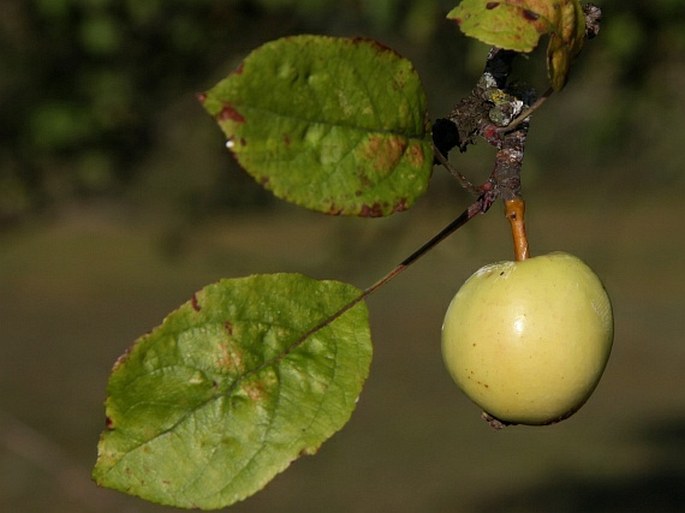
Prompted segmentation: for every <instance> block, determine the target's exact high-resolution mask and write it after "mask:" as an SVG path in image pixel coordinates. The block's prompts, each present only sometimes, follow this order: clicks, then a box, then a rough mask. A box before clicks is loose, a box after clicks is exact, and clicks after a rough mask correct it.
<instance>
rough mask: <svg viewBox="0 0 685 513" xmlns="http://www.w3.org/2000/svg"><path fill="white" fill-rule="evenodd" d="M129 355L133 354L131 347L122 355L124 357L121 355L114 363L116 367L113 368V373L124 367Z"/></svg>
mask: <svg viewBox="0 0 685 513" xmlns="http://www.w3.org/2000/svg"><path fill="white" fill-rule="evenodd" d="M129 354H131V348H130V347H129V348H127V349H126V350H125V351H124V354H122V355H121V356H120V357H119V358H117V360H116V361H115V362H114V365H113V366H112V372H114V371H115V370H117V369H118V368H119V367H120V366H122V365H123V364H124V363H125V362H126V360H128V356H129Z"/></svg>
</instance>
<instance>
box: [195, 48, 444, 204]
mask: <svg viewBox="0 0 685 513" xmlns="http://www.w3.org/2000/svg"><path fill="white" fill-rule="evenodd" d="M203 98H204V101H203V102H202V104H203V106H204V107H205V109H206V110H207V111H208V112H209V113H210V114H211V115H212V116H213V117H214V118H215V119H216V120H217V122H218V123H219V125H220V127H221V129H222V130H223V131H224V133H225V135H226V137H227V138H228V139H229V140H230V141H235V142H237V141H241V144H237V143H232V144H230V145H229V146H230V148H231V151H232V152H233V154H234V155H235V157H236V158H237V159H238V162H239V163H240V165H241V166H242V167H243V168H245V170H246V171H247V172H248V173H250V174H251V175H252V176H253V177H254V178H255V179H256V180H257V182H259V183H260V184H263V185H264V186H265V187H266V188H268V189H269V190H271V191H272V192H273V193H274V194H275V195H276V196H278V197H279V198H282V199H285V200H287V201H290V202H293V203H296V204H298V205H301V206H304V207H307V208H310V209H313V210H317V211H320V212H325V213H334V214H343V215H366V214H367V212H368V211H369V209H368V208H366V207H365V205H376V206H377V208H375V209H373V213H374V215H390V214H392V213H393V212H395V211H397V210H396V208H395V205H397V204H398V203H399V202H400V200H403V205H404V207H405V208H409V207H410V206H412V204H413V203H414V202H415V201H416V199H417V198H418V197H420V196H421V195H422V194H424V193H425V191H426V189H427V187H428V180H429V178H430V175H431V170H432V166H433V153H432V152H433V147H432V138H431V133H430V130H429V127H428V126H427V124H426V119H427V106H426V98H425V93H424V91H423V87H422V85H421V81H420V79H419V77H418V75H417V73H416V70H415V69H414V67H413V66H412V64H411V63H410V62H409V61H408V60H406V59H404V58H402V57H401V56H399V55H398V54H397V53H396V52H394V51H393V50H390V49H389V48H387V47H385V46H383V45H381V44H379V43H377V42H375V41H370V40H367V39H360V38H357V39H345V38H333V37H324V36H295V37H286V38H283V39H279V40H277V41H272V42H269V43H266V44H265V45H263V46H261V47H259V48H257V49H256V50H254V51H253V52H252V53H251V54H250V55H248V56H247V58H246V59H245V60H244V61H243V63H242V65H241V66H240V72H239V73H238V72H234V73H232V74H230V75H229V76H228V77H227V78H226V79H224V80H222V81H221V82H219V83H218V84H217V85H216V86H215V87H214V88H212V89H211V90H210V91H208V92H207V93H205V94H204V95H203ZM419 156H420V157H421V158H418V157H419Z"/></svg>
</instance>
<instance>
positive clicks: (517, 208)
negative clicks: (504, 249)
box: [504, 197, 530, 261]
mask: <svg viewBox="0 0 685 513" xmlns="http://www.w3.org/2000/svg"><path fill="white" fill-rule="evenodd" d="M504 209H505V214H504V215H505V216H506V218H507V219H508V220H509V224H510V225H511V235H512V236H513V238H514V258H515V259H516V260H517V261H521V260H525V259H526V258H528V257H529V256H530V250H529V248H528V237H527V236H526V223H525V219H524V213H525V211H526V202H525V201H523V199H522V198H520V197H517V198H513V199H508V200H504Z"/></svg>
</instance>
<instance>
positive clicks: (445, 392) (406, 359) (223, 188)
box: [0, 0, 685, 513]
mask: <svg viewBox="0 0 685 513" xmlns="http://www.w3.org/2000/svg"><path fill="white" fill-rule="evenodd" d="M456 3H457V2H456V1H453V2H448V1H443V0H414V1H409V0H382V1H380V0H379V1H375V2H363V1H354V0H338V1H335V2H334V1H332V0H330V1H329V0H302V1H289V0H235V1H233V0H222V1H219V0H195V1H193V2H188V1H181V0H166V1H164V2H161V1H153V0H149V1H145V2H141V1H136V0H120V1H113V0H30V1H21V0H3V1H2V2H0V5H1V7H2V16H0V43H1V44H0V64H1V69H2V70H3V71H2V73H0V119H1V120H2V123H0V511H12V512H33V511H40V512H44V511H51V512H56V513H62V512H65V513H66V512H69V513H81V512H84V513H86V512H96V511H97V512H110V511H111V512H155V511H159V512H161V511H173V509H170V508H161V507H157V506H154V505H150V504H147V503H145V502H143V501H140V500H138V499H135V498H130V497H126V496H123V495H121V494H118V493H116V492H112V491H108V490H100V489H98V488H97V487H95V486H94V485H93V484H92V483H91V481H90V477H89V473H90V468H91V467H92V465H93V463H94V461H95V452H96V444H97V439H98V435H99V432H100V431H101V429H102V428H103V426H104V409H103V406H102V402H103V400H104V391H105V386H106V382H107V377H108V373H109V371H110V369H111V366H112V364H113V362H114V360H115V359H116V357H117V356H118V355H119V354H121V353H122V352H123V351H124V350H125V349H126V347H128V346H129V345H130V344H131V343H132V342H133V340H135V339H136V338H137V337H138V336H139V335H141V334H143V333H145V332H147V331H148V330H149V329H150V328H152V327H153V326H155V325H157V324H158V323H159V322H160V321H161V319H162V318H163V317H164V315H165V314H166V313H168V312H169V311H170V310H172V309H174V308H175V307H177V306H178V305H179V304H180V303H182V302H184V301H185V300H187V298H188V297H190V295H191V294H192V292H193V291H195V290H197V289H199V288H201V287H202V286H204V285H205V284H207V283H210V282H212V281H215V280H217V279H219V278H220V277H233V276H242V275H247V274H251V273H262V272H276V271H297V272H303V273H306V274H310V275H312V276H315V277H318V278H336V279H342V280H346V281H349V282H351V283H354V284H355V285H358V286H360V287H364V286H367V285H368V284H369V283H371V282H373V281H375V279H377V278H378V277H379V276H381V275H382V274H384V273H385V272H387V271H388V270H389V269H390V268H391V267H392V266H393V265H395V264H396V263H397V262H398V261H400V260H401V259H403V258H404V257H405V256H407V255H408V254H409V253H410V252H411V251H412V250H414V249H415V248H416V247H417V246H418V245H420V244H421V243H423V242H424V241H425V240H427V239H428V238H429V237H430V236H432V235H433V234H434V233H436V232H437V231H438V230H439V229H440V228H442V227H443V226H444V225H445V224H447V223H448V222H449V221H450V220H451V219H452V218H453V217H454V216H455V215H456V214H457V213H458V212H460V211H461V209H463V207H464V206H465V205H466V203H467V201H468V197H467V196H466V194H464V193H463V192H462V191H461V190H460V189H459V188H458V187H457V186H456V184H454V183H453V182H452V180H451V179H450V178H449V176H447V173H445V172H444V171H442V170H440V169H437V168H436V170H435V173H434V177H433V180H432V184H431V189H430V191H429V193H428V194H427V195H426V196H425V197H424V198H422V199H421V200H420V201H419V203H418V204H417V206H416V207H414V208H413V209H411V210H410V211H408V212H406V213H402V214H399V215H396V216H392V217H391V218H388V219H375V220H363V219H341V218H331V217H326V216H322V215H319V214H315V213H311V212H307V211H304V210H302V209H298V208H296V207H293V206H290V205H287V204H285V203H283V202H280V201H278V200H275V199H273V198H272V197H270V196H269V195H268V194H267V193H265V192H264V191H263V190H262V189H261V188H260V187H259V186H258V185H256V184H255V183H253V182H252V180H251V179H250V178H249V177H247V175H246V174H245V173H244V172H242V171H241V170H240V169H238V168H237V166H236V165H235V163H234V162H233V160H232V158H231V157H230V156H229V155H227V153H226V150H225V147H224V142H223V138H222V134H221V133H220V131H219V129H218V127H217V126H216V125H215V124H214V121H213V120H212V119H211V118H209V116H207V115H206V114H205V113H204V111H203V110H202V108H201V107H200V105H199V103H198V102H197V100H196V98H195V95H196V93H198V92H200V91H203V90H206V89H207V88H209V87H211V86H212V85H213V84H214V83H215V82H216V81H218V80H219V79H220V78H222V77H223V76H225V75H226V74H227V73H228V72H230V71H231V70H232V69H234V68H235V66H236V65H237V64H238V63H239V62H240V60H241V59H242V58H243V57H244V56H245V55H246V54H247V52H249V51H250V50H251V49H252V48H254V47H256V46H258V45H259V44H261V43H262V42H265V41H267V40H270V39H274V38H277V37H280V36H282V35H287V34H294V33H326V34H334V35H348V36H359V35H361V36H369V37H374V38H377V39H379V40H380V41H382V42H383V43H385V44H387V45H388V46H391V47H393V48H395V49H396V50H398V51H399V52H400V53H401V54H403V55H404V56H406V57H407V58H409V59H411V60H412V61H413V62H414V63H415V65H416V67H417V69H418V71H419V73H420V75H421V76H422V78H423V80H424V84H425V88H426V91H427V93H428V96H429V101H430V108H431V115H432V116H433V117H434V118H435V117H440V116H443V115H445V114H446V113H447V112H448V111H449V110H450V108H451V107H452V105H453V104H454V103H456V102H457V101H458V99H459V98H460V97H461V96H463V95H464V94H465V93H466V92H467V91H468V90H469V89H470V87H471V86H472V84H473V82H474V81H475V80H476V79H477V77H478V75H479V74H480V70H481V67H482V63H483V58H484V56H485V54H486V52H487V48H486V47H485V46H484V45H481V44H479V43H477V42H473V41H469V40H468V39H466V38H464V37H462V36H461V35H460V34H459V33H458V31H457V29H456V28H455V27H454V26H453V24H451V23H450V22H448V21H446V20H445V19H444V16H445V14H446V12H447V11H448V10H449V9H450V8H451V7H453V6H454V5H455V4H456ZM597 3H598V4H599V5H601V6H602V7H603V9H604V12H605V21H604V24H603V27H602V31H601V33H600V35H599V37H598V38H597V39H596V40H593V41H592V42H590V43H589V44H588V45H587V46H586V48H585V49H584V50H583V53H582V55H581V57H580V59H579V61H578V62H577V64H576V66H575V67H574V68H573V70H572V75H571V81H570V83H569V85H568V87H567V88H566V89H565V90H564V91H563V92H562V93H561V94H558V95H555V96H553V97H552V99H551V100H550V101H549V102H548V103H547V104H546V105H545V106H544V108H543V109H542V111H540V112H539V113H538V114H537V115H536V116H535V119H534V122H533V124H532V127H531V131H530V136H529V146H528V152H527V155H526V161H525V166H524V177H523V179H524V194H525V196H526V199H527V203H528V223H529V230H530V237H531V244H532V251H533V253H537V254H540V253H544V252H547V251H551V250H557V249H563V250H566V251H569V252H572V253H575V254H577V255H578V256H580V257H581V258H583V259H584V260H585V261H587V262H588V263H589V264H590V265H591V266H592V267H593V268H594V269H595V271H596V272H597V273H598V274H599V275H600V276H601V277H602V278H603V279H604V281H605V284H606V286H607V289H608V290H609V292H610V294H611V296H612V298H613V302H614V309H615V318H616V339H615V346H614V351H613V354H612V359H611V361H610V363H609V366H608V368H607V371H606V373H605V376H604V378H603V380H602V382H601V383H600V385H599V387H598V389H597V391H596V393H595V394H594V395H593V397H592V398H591V400H590V401H589V402H588V404H587V405H586V406H584V407H583V409H582V410H581V411H580V412H578V413H577V414H576V415H575V416H574V417H572V418H571V419H569V420H567V421H565V422H562V423H560V424H558V425H555V426H551V427H547V428H525V427H516V428H510V429H506V430H504V431H502V432H494V431H492V430H490V429H489V428H488V427H487V426H486V425H485V424H484V423H483V422H482V421H480V419H479V418H478V410H477V409H476V408H475V407H474V406H473V405H472V404H470V403H469V402H468V400H467V399H466V398H464V397H463V396H462V395H461V394H460V393H459V391H458V390H457V389H456V386H455V385H454V384H453V383H452V382H451V381H450V379H449V376H448V375H447V373H446V372H445V370H444V368H443V364H442V361H441V356H440V348H439V338H440V325H441V323H442V316H443V314H444V311H445V309H446V307H447V304H448V302H449V300H450V299H451V297H452V295H453V294H454V292H455V291H456V289H457V288H458V287H459V285H460V284H461V282H462V281H463V280H464V279H465V278H466V277H467V276H468V275H469V274H471V272H473V271H474V270H475V269H476V268H478V267H479V266H481V265H483V264H485V263H487V262H490V261H493V260H498V259H505V258H511V242H510V235H509V234H508V227H507V225H506V222H505V221H504V220H503V219H502V216H501V210H500V209H499V208H498V207H495V208H493V209H492V211H491V212H490V213H489V215H487V216H483V217H480V218H477V219H475V220H474V221H473V222H471V223H470V224H469V225H467V226H466V227H465V228H464V229H462V230H461V231H460V232H459V233H458V234H456V235H455V236H453V237H452V238H451V239H449V240H448V241H446V242H444V243H443V244H442V245H441V246H440V247H439V248H437V249H436V250H434V251H433V252H431V254H430V255H428V256H427V257H426V258H425V259H423V260H421V261H420V262H418V263H417V264H415V266H414V267H412V269H410V270H409V271H408V272H406V273H405V274H403V275H402V276H401V277H400V278H398V279H397V280H395V281H393V282H392V283H391V284H389V285H388V286H386V287H385V288H384V289H383V290H381V291H379V292H378V293H377V294H376V295H375V296H373V297H372V298H370V300H369V307H370V311H371V321H372V329H373V335H374V343H375V355H374V363H373V367H372V370H371V377H370V378H369V380H368V382H367V384H366V387H365V389H364V392H363V393H362V396H361V400H360V403H359V405H358V408H357V410H356V412H355V414H354V415H353V417H352V420H351V422H350V423H349V424H348V425H347V426H346V427H345V428H344V429H343V430H342V431H341V432H340V433H339V434H337V435H336V436H334V437H333V438H332V439H331V440H330V441H328V442H327V443H326V444H324V446H323V447H322V448H321V450H320V452H319V453H318V454H317V455H316V456H314V457H311V458H303V459H301V460H299V461H297V462H296V463H294V464H293V465H292V467H291V468H290V469H288V471H287V472H285V473H284V474H282V475H281V476H279V477H277V478H276V479H275V480H274V481H273V482H272V483H271V484H269V485H268V486H267V487H266V488H265V490H264V491H263V492H261V493H259V494H257V495H255V496H254V497H252V498H250V499H248V500H246V501H244V502H243V503H240V504H238V505H236V506H234V507H232V508H231V510H232V511H236V512H245V513H248V512H257V511H282V512H290V511H297V512H298V513H302V512H304V513H307V512H319V511H327V512H331V513H335V512H355V513H357V512H359V513H362V512H375V511H379V510H380V511H393V512H399V513H402V512H415V511H422V512H428V511H430V512H436V513H447V512H450V513H458V512H465V513H480V512H485V511H488V512H491V513H492V512H494V513H498V512H515V513H519V512H538V511H539V512H543V511H545V512H549V511H554V512H572V513H580V512H589V513H594V512H609V513H614V512H631V513H632V512H642V511H644V512H650V513H651V512H654V513H662V512H663V513H666V512H680V511H682V510H683V506H682V504H683V494H684V492H683V490H685V463H683V456H685V454H684V450H685V447H684V444H685V378H684V377H683V369H684V368H685V344H683V342H684V340H683V338H684V335H683V333H685V316H684V315H683V312H684V310H685V300H684V299H683V297H685V271H684V270H683V263H682V262H683V258H682V255H683V251H684V249H685V235H684V234H683V227H682V220H683V219H685V206H684V205H683V201H682V197H683V192H684V190H685V181H684V178H683V169H685V157H684V155H685V152H683V151H682V146H683V141H685V130H684V129H683V126H682V120H683V119H685V93H684V91H685V4H683V3H682V2H681V1H680V0H652V1H647V0H629V1H628V0H626V1H618V0H614V1H603V2H597ZM540 57H541V55H534V56H533V57H532V58H531V59H529V60H527V61H525V60H524V61H521V63H520V68H519V70H520V73H521V75H522V76H526V77H529V79H530V80H531V81H532V82H533V83H534V84H537V85H538V86H539V87H540V88H541V89H542V88H543V87H544V84H545V76H544V73H545V72H544V69H543V67H542V66H541V62H542V61H541V59H540ZM530 77H532V78H530ZM491 156H492V153H491V152H490V151H489V149H487V148H480V147H478V148H474V149H473V150H469V152H468V153H467V154H465V155H459V156H457V155H455V156H454V159H453V161H454V163H455V165H458V166H459V167H460V169H461V170H462V171H463V172H464V173H466V174H467V175H469V176H470V177H472V178H473V180H474V181H478V180H479V179H482V178H483V177H485V176H487V174H488V173H489V166H490V161H489V159H490V158H491Z"/></svg>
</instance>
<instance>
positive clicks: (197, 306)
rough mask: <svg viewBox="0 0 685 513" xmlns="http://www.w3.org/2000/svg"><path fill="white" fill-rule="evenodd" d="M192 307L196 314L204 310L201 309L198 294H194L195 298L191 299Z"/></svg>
mask: <svg viewBox="0 0 685 513" xmlns="http://www.w3.org/2000/svg"><path fill="white" fill-rule="evenodd" d="M190 305H191V306H192V307H193V310H195V311H196V312H199V311H200V310H202V307H200V303H198V301H197V294H195V293H193V297H191V298H190Z"/></svg>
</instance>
